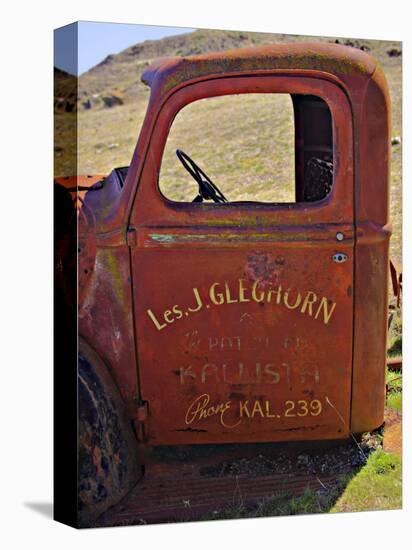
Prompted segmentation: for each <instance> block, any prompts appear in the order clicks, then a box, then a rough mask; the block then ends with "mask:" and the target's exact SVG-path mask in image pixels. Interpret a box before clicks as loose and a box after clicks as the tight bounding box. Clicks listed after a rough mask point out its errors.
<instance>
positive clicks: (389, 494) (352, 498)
mask: <svg viewBox="0 0 412 550" xmlns="http://www.w3.org/2000/svg"><path fill="white" fill-rule="evenodd" d="M401 507H402V461H401V458H400V457H398V456H396V455H394V454H391V453H385V452H384V451H382V450H378V451H376V452H374V453H372V454H371V455H370V456H369V458H368V461H367V463H366V465H365V466H364V467H363V468H362V469H361V471H360V472H359V473H358V474H357V475H356V476H354V477H353V478H352V479H351V480H350V482H349V484H348V486H347V487H346V490H345V491H344V493H343V494H342V496H341V497H340V498H339V499H338V501H337V502H336V504H335V506H333V508H332V509H331V512H355V511H356V512H361V511H366V510H392V509H396V508H401Z"/></svg>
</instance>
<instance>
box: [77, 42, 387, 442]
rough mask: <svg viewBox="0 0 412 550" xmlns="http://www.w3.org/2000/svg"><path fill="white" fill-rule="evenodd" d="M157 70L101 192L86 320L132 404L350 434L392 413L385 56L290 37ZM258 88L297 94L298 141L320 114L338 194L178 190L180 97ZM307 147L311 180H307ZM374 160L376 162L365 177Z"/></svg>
mask: <svg viewBox="0 0 412 550" xmlns="http://www.w3.org/2000/svg"><path fill="white" fill-rule="evenodd" d="M149 72H150V71H149ZM232 72H233V74H232ZM148 74H149V73H148ZM150 74H152V76H149V77H148V76H147V75H146V80H150V82H151V88H152V90H151V101H150V104H149V108H148V112H147V115H146V120H145V123H144V125H143V128H142V132H141V135H140V138H139V142H138V145H137V148H136V151H135V154H134V157H133V160H132V163H131V167H130V168H129V170H128V172H127V177H126V178H125V180H124V184H123V185H119V184H118V182H116V181H114V179H113V176H110V177H109V178H107V179H106V180H104V182H103V189H102V190H100V191H98V192H95V193H88V194H87V197H86V201H85V204H86V206H87V207H88V208H89V210H90V211H91V212H93V216H94V219H95V222H94V223H95V228H94V232H95V235H94V237H93V238H94V240H95V247H96V252H95V260H94V266H93V269H89V268H88V267H85V269H87V270H88V272H89V273H90V272H92V273H91V275H89V282H88V290H87V292H86V294H85V298H84V301H83V303H81V304H80V330H81V331H82V332H84V335H85V337H86V338H87V339H88V340H89V341H91V342H93V343H94V344H95V345H96V347H97V349H98V350H99V352H101V353H102V356H103V357H104V358H105V360H107V362H108V363H109V364H110V365H111V368H112V370H113V376H114V377H115V379H116V381H117V383H118V384H119V389H120V391H121V394H122V396H123V397H124V399H125V400H126V402H127V406H128V408H129V410H130V413H131V415H132V416H133V417H136V414H137V405H136V399H137V400H138V399H140V400H143V401H145V402H147V406H148V416H147V420H146V421H145V422H144V433H145V438H146V440H147V441H148V442H151V443H153V444H159V443H161V444H165V443H168V444H169V443H183V444H184V443H194V442H196V443H218V442H230V441H239V442H240V441H243V442H247V441H249V442H250V441H271V440H290V439H302V438H303V439H312V438H314V439H315V438H317V439H319V438H336V437H346V436H347V435H348V433H349V430H350V429H352V431H355V432H358V431H363V430H367V429H372V428H374V427H376V426H378V425H380V424H381V423H382V421H383V404H384V391H385V384H384V369H385V355H384V351H385V338H386V307H387V306H386V296H387V294H386V290H385V281H386V277H387V270H388V267H387V266H388V261H387V249H388V241H389V234H390V228H389V226H387V222H388V220H387V170H388V168H387V164H388V151H387V146H388V141H387V137H388V135H387V132H388V124H389V117H388V102H387V91H386V87H385V83H384V81H383V77H382V74H381V73H380V70H379V69H378V68H377V67H376V63H375V61H374V60H373V59H372V58H370V56H368V55H367V54H365V53H364V52H359V51H357V50H352V49H348V48H341V47H339V46H334V45H326V46H325V45H310V46H307V45H293V46H292V47H290V48H289V45H287V46H279V47H278V46H275V47H273V48H272V47H267V48H253V50H249V51H237V52H236V53H235V52H229V53H227V54H210V55H208V56H197V57H194V58H191V59H187V60H184V61H180V60H179V61H176V60H172V61H165V62H164V63H163V64H161V65H159V66H158V67H156V68H155V71H154V72H152V73H150ZM257 91H258V92H260V93H286V92H287V93H290V94H292V96H293V97H294V98H295V100H294V104H295V106H296V112H297V113H298V114H296V122H297V126H298V129H297V132H298V134H297V140H296V144H297V147H298V143H300V142H301V139H303V134H302V138H299V131H300V130H299V127H303V126H304V124H305V121H308V120H310V121H311V122H313V121H315V122H316V115H314V114H313V112H317V113H319V115H318V116H319V117H323V118H322V119H320V118H319V120H324V123H322V124H324V127H323V130H322V131H321V132H320V134H319V136H318V137H317V138H316V139H318V142H316V147H317V148H318V149H322V147H323V150H325V151H326V150H328V151H329V153H328V155H327V156H326V157H323V158H322V159H319V160H318V161H315V164H316V166H318V165H319V163H320V162H323V163H326V164H327V167H328V170H329V173H330V171H331V170H333V185H332V189H331V191H330V193H328V194H327V195H326V196H325V198H323V199H321V200H318V201H315V202H307V201H304V200H300V201H299V197H297V198H298V202H297V203H296V204H295V205H293V206H292V207H290V205H267V204H259V203H249V204H247V203H246V204H242V203H237V204H227V203H225V204H222V205H219V207H216V206H214V205H210V204H178V203H172V202H169V201H166V200H165V199H164V198H163V197H162V196H161V195H160V193H159V190H158V187H157V174H158V170H159V166H160V162H161V157H162V153H163V148H164V144H165V140H166V138H167V134H168V130H169V127H170V124H171V121H172V120H173V118H174V116H175V115H176V113H177V112H178V111H179V110H180V109H181V108H183V107H184V105H186V104H188V103H190V102H192V101H196V100H198V99H201V98H204V97H209V96H216V95H227V94H233V93H251V92H257ZM305 97H307V98H309V99H310V98H314V99H312V100H311V101H309V100H308V101H306V102H302V101H303V100H302V101H299V98H305ZM363 97H364V98H365V103H364V102H363V101H362V98H363ZM316 98H318V99H316ZM319 98H320V99H319ZM366 99H367V102H366ZM322 101H323V104H325V105H327V107H326V110H325V108H323V109H321V107H322ZM329 111H330V115H327V113H328V112H329ZM299 113H300V114H299ZM328 116H329V118H328ZM299 117H300V118H299ZM313 117H315V118H313ZM330 117H331V119H332V120H333V147H332V141H331V139H332V138H331V132H332V129H331V123H330ZM306 124H308V122H306ZM372 134H373V139H371V135H372ZM306 139H307V138H306ZM311 139H312V138H311ZM354 144H355V147H354ZM308 146H309V147H310V142H308V143H307V144H306V147H308ZM149 147H150V156H146V152H147V150H148V149H149ZM354 151H355V155H354ZM312 156H313V155H312ZM331 156H332V157H333V158H331ZM301 158H302V160H301V161H298V164H297V167H296V171H297V178H296V179H297V187H298V185H299V181H302V178H303V179H307V178H305V174H304V173H303V172H302V173H301V174H300V175H299V171H300V172H301V171H302V163H303V165H305V164H306V163H307V158H305V157H304V155H302V156H301ZM311 158H312V157H311ZM299 163H300V164H299ZM326 164H325V166H326ZM370 166H371V167H372V166H373V168H372V169H373V171H374V176H375V177H374V178H372V177H370V175H369V173H368V175H367V176H365V177H363V178H362V179H361V177H360V175H361V174H362V173H363V172H364V171H367V170H368V169H369V167H370ZM325 181H326V184H327V185H328V186H329V187H330V176H329V180H328V179H327V180H325ZM361 181H362V184H361ZM326 184H325V185H326ZM302 185H303V184H302ZM353 190H355V192H353ZM328 191H329V189H328ZM304 198H305V196H304V192H303V195H302V196H301V199H304ZM80 234H82V226H81V227H80ZM337 234H339V239H338V238H337ZM355 239H356V247H355ZM90 240H91V237H90ZM338 257H339V259H341V258H344V260H345V261H343V260H342V261H338V260H337V258H338ZM354 273H355V274H356V275H355V277H354ZM354 312H355V315H354ZM354 319H355V322H354ZM353 334H355V340H354V341H353V340H352V335H353ZM365 342H367V349H366V344H365ZM135 353H137V357H136V355H135Z"/></svg>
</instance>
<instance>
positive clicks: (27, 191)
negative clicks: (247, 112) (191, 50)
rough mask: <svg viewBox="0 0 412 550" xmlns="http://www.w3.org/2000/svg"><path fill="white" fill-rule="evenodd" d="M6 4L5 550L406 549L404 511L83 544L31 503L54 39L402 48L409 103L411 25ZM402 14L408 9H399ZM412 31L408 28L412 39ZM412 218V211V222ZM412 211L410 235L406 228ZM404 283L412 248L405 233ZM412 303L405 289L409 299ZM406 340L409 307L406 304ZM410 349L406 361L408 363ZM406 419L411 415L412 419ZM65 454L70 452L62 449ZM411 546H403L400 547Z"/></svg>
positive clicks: (204, 5)
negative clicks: (74, 28)
mask: <svg viewBox="0 0 412 550" xmlns="http://www.w3.org/2000/svg"><path fill="white" fill-rule="evenodd" d="M109 4H110V5H107V4H103V2H102V1H101V0H88V1H87V2H85V1H77V0H71V1H70V2H52V1H43V2H39V1H37V2H26V3H25V2H18V1H15V2H9V3H8V4H3V7H2V29H1V34H0V40H1V52H2V58H1V64H0V70H1V86H0V88H1V103H0V105H1V119H0V120H1V126H0V128H1V133H0V135H1V143H0V151H1V158H2V163H1V178H0V179H1V182H0V189H1V194H0V200H1V213H0V223H1V233H0V235H1V249H2V256H1V258H2V263H1V284H0V305H1V324H2V326H1V333H0V334H1V346H0V353H1V369H2V370H1V373H2V376H1V382H0V384H1V385H0V388H1V397H0V407H1V411H0V414H1V416H0V422H1V439H0V441H1V443H0V461H1V467H0V476H1V485H0V507H1V510H0V524H1V525H2V527H1V528H0V545H1V546H2V547H3V548H6V549H9V548H31V547H34V548H42V549H48V548H56V547H58V548H59V549H66V548H90V547H91V546H93V547H99V548H102V549H105V548H114V547H115V546H116V547H119V545H121V544H124V545H127V548H137V547H139V548H143V546H144V545H148V547H149V548H153V547H154V546H155V545H156V546H157V544H159V545H161V544H163V545H164V547H165V548H166V549H167V550H168V549H169V548H175V547H176V548H179V549H185V548H191V549H193V550H194V549H196V550H197V549H203V548H208V549H211V550H212V549H213V550H221V549H222V550H223V549H224V548H228V549H229V548H230V549H232V548H253V549H257V548H258V547H260V546H264V547H265V548H270V547H271V546H276V547H278V548H282V549H285V550H286V549H288V550H289V549H293V548H301V549H302V550H309V549H312V548H314V549H316V550H318V549H319V550H320V549H322V548H333V550H337V549H340V548H345V550H348V549H351V548H359V547H362V548H374V549H375V548H385V549H386V548H389V547H391V546H392V545H396V546H398V545H399V542H400V541H401V540H402V539H404V537H406V534H407V519H408V517H407V516H409V515H410V510H411V506H410V503H411V487H412V483H411V477H410V467H405V468H404V510H403V511H392V512H364V513H358V514H339V515H317V516H316V515H315V516H307V517H302V516H300V517H292V518H290V517H289V518H269V519H260V520H241V521H219V522H208V523H192V524H173V525H163V526H147V527H125V528H114V529H100V530H87V531H80V532H78V531H75V530H73V529H71V528H69V527H66V526H63V525H60V524H57V523H54V522H52V521H51V520H50V518H49V517H48V516H47V515H44V514H41V513H39V512H38V511H35V510H33V508H32V507H31V506H30V504H33V503H43V504H46V508H47V503H50V502H51V500H52V183H51V182H52V174H53V172H52V163H53V153H52V152H53V120H52V105H53V70H52V66H53V63H52V56H53V32H52V30H53V29H54V28H56V27H58V26H62V25H64V24H67V23H71V22H73V21H76V20H79V19H83V20H92V21H111V22H123V23H141V24H150V25H166V26H182V27H203V28H215V29H217V28H221V29H234V30H250V31H267V32H280V33H289V34H292V33H293V34H306V35H331V36H347V37H353V38H357V37H359V38H379V39H386V40H402V41H403V42H404V44H403V46H404V55H403V70H404V83H405V86H404V97H405V98H407V97H408V96H409V97H410V89H411V87H410V74H411V67H410V51H411V47H410V45H411V40H410V38H409V35H408V32H409V33H410V26H409V25H408V24H407V20H408V21H410V16H409V15H408V13H407V10H406V7H402V4H401V3H400V2H388V1H386V2H379V1H377V0H375V1H369V0H368V1H363V2H360V1H359V0H358V1H349V0H346V1H344V2H331V1H330V0H329V1H323V2H321V1H315V0H314V1H310V2H308V1H306V2H303V1H300V2H298V1H296V0H295V1H293V2H282V3H281V5H280V3H277V2H275V1H271V2H264V1H263V0H254V1H253V2H248V3H246V4H244V5H243V4H241V3H240V1H239V0H237V1H236V0H232V1H226V2H224V1H222V0H220V1H219V0H207V1H204V2H196V1H194V0H191V1H189V0H188V1H183V0H171V1H170V2H166V1H160V0H153V1H151V2H149V1H148V0H146V1H144V2H133V3H132V2H126V1H124V0H116V1H115V2H110V3H109ZM405 5H407V4H406V3H405V4H404V6H405ZM408 27H409V28H408ZM403 116H404V122H405V125H404V134H403V151H404V167H405V171H404V180H403V181H404V195H405V199H404V204H405V205H407V204H408V203H409V200H410V192H408V189H407V188H408V187H409V185H408V184H409V182H410V163H409V161H408V158H407V156H408V151H411V146H410V124H407V121H408V119H410V116H411V112H410V102H405V106H404V113H403ZM408 210H409V209H408ZM409 221H410V220H409V216H408V211H407V209H406V208H405V213H404V227H407V226H408V225H409V223H408V222H409ZM404 238H405V248H404V272H406V281H407V274H408V272H409V269H408V267H409V265H408V264H409V262H408V260H409V258H408V256H409V254H408V253H410V252H411V248H410V239H408V235H407V234H404ZM406 290H407V289H406ZM405 295H406V296H405V298H406V300H405V305H404V311H405V322H404V328H405V330H406V331H407V332H409V331H408V326H409V318H410V316H409V315H407V310H408V308H409V306H410V300H409V297H408V292H405ZM408 348H409V346H408V345H407V342H406V345H405V348H404V364H405V363H406V361H405V358H407V359H409V357H410V353H409V349H408ZM408 367H409V365H408V364H406V369H405V370H406V372H405V378H406V379H407V380H406V387H407V388H406V392H405V393H406V395H405V400H404V433H405V436H404V443H405V446H406V452H404V464H410V457H411V453H410V444H409V443H410V438H409V437H408V435H407V434H408V433H411V423H410V421H409V420H408V414H407V412H408V411H411V406H410V398H409V397H410V392H409V389H410V376H409V375H408ZM409 414H410V413H409ZM61 452H64V449H62V450H61ZM402 546H403V545H402Z"/></svg>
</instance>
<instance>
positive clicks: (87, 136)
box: [55, 30, 402, 259]
mask: <svg viewBox="0 0 412 550" xmlns="http://www.w3.org/2000/svg"><path fill="white" fill-rule="evenodd" d="M314 40H315V41H323V42H325V41H329V42H336V41H338V42H339V43H341V44H346V45H349V46H354V47H358V48H362V49H365V50H366V51H369V52H370V53H371V54H372V55H373V56H374V57H376V58H377V59H378V61H379V62H380V64H381V65H382V67H383V69H384V71H385V74H386V77H387V79H388V83H389V88H390V93H391V99H392V109H393V112H392V125H393V130H392V135H393V136H401V131H402V119H401V116H402V113H401V105H402V87H401V83H402V63H401V60H402V57H401V44H400V43H399V42H389V41H377V40H360V39H345V38H344V39H342V38H335V37H322V38H318V37H309V36H307V37H306V36H292V35H284V34H269V33H251V32H238V31H213V30H197V31H195V32H192V33H188V34H183V35H178V36H173V37H167V38H163V39H162V40H156V41H146V42H143V43H140V44H136V45H134V46H132V47H130V48H127V49H126V50H124V51H122V52H120V53H119V54H115V55H110V56H108V57H107V58H106V59H105V60H103V61H102V62H101V63H99V64H98V65H97V66H95V67H93V68H92V69H91V70H89V71H88V72H86V73H84V74H82V75H81V76H80V77H79V89H78V94H77V98H76V99H77V101H76V105H75V107H74V108H73V109H72V111H75V110H76V109H78V146H79V149H78V169H79V172H80V173H103V174H104V173H108V172H110V170H111V169H112V168H114V167H115V166H125V165H128V164H129V163H130V158H131V156H132V153H133V149H134V147H135V144H136V140H137V137H138V134H139V130H140V126H141V124H142V121H143V117H144V114H145V110H146V105H147V101H148V97H149V90H148V88H147V87H146V86H145V85H144V84H142V83H141V81H140V75H141V73H142V71H143V70H144V68H145V67H146V66H147V65H148V64H149V63H150V62H151V61H153V60H154V59H157V58H161V57H167V56H174V55H182V56H185V55H193V54H197V53H205V52H209V51H218V50H227V49H232V48H238V47H245V46H252V47H253V46H257V45H260V44H265V43H273V42H296V41H300V42H304V41H314ZM63 80H64V79H63ZM69 80H70V79H69ZM65 85H66V86H67V85H68V81H67V79H66V83H65ZM68 89H69V93H68V95H67V98H66V102H63V105H64V106H67V103H69V105H70V104H71V102H72V100H73V99H74V95H73V88H70V86H69V87H68ZM58 90H59V93H61V91H62V88H61V87H59V88H58ZM59 97H60V98H61V96H59ZM213 109H214V111H213V113H212V110H213ZM216 109H220V111H217V110H216ZM57 111H58V112H57V114H56V117H55V136H56V155H55V173H56V174H60V175H68V174H69V173H72V171H73V169H72V167H73V166H75V165H76V161H75V154H76V148H75V144H73V140H71V141H72V143H68V140H67V138H66V136H68V135H69V134H70V131H71V132H72V129H73V120H74V119H75V117H76V115H75V114H74V113H73V112H69V113H67V112H66V111H67V108H66V107H64V108H63V109H61V108H59V109H58V110H57ZM183 112H184V111H183ZM183 112H182V114H183ZM187 112H188V113H189V110H188V111H187ZM269 112H271V111H270V106H269V105H267V104H266V103H262V104H259V105H258V104H257V103H256V104H254V105H253V108H252V105H250V104H249V105H246V104H245V107H244V109H236V110H233V109H231V107H230V106H229V105H228V104H227V103H226V104H224V102H222V104H221V107H219V108H217V107H213V106H212V104H210V105H209V106H202V107H201V108H199V110H197V111H195V110H193V111H191V112H190V121H189V122H190V123H191V128H193V130H192V131H191V133H190V135H188V133H187V131H186V130H185V129H184V128H183V126H184V125H183V124H182V126H181V128H182V129H181V131H180V130H179V126H178V125H177V124H176V130H175V129H173V131H174V133H173V134H171V144H172V145H173V147H175V145H178V146H181V147H182V148H183V149H184V150H185V147H186V148H188V150H187V152H189V154H190V152H191V151H192V148H191V145H192V141H193V140H195V139H196V138H198V139H201V140H202V147H201V148H200V149H199V151H197V152H196V156H195V160H196V161H197V162H198V163H199V164H200V166H201V167H203V168H207V170H206V171H207V172H208V173H209V172H210V173H211V176H213V177H214V176H215V175H216V177H217V178H218V179H217V181H219V175H220V174H221V173H222V169H223V167H225V168H228V166H229V169H230V173H229V176H228V177H229V179H230V180H231V181H233V182H237V185H238V187H239V183H238V182H239V177H238V175H239V169H240V168H241V166H245V167H246V166H247V168H248V169H249V170H251V171H252V172H253V171H254V172H255V173H256V174H258V175H259V186H260V190H262V189H263V192H264V189H265V186H266V187H267V188H268V189H269V185H272V183H273V180H274V179H275V181H277V180H278V179H279V181H286V180H287V179H288V178H289V175H290V170H289V168H288V167H287V166H286V163H285V162H284V160H283V159H286V158H288V157H291V155H292V154H293V151H292V150H291V146H290V143H291V142H290V136H291V135H292V134H291V132H293V122H292V121H291V119H290V117H289V118H288V117H287V116H286V113H287V112H288V111H287V105H286V104H284V103H283V104H279V106H278V107H277V108H276V112H275V114H273V112H271V116H269ZM212 114H213V116H215V117H216V118H217V120H219V121H220V122H221V124H222V128H221V131H220V133H219V134H218V138H216V134H214V133H213V132H212V130H213V128H208V124H209V121H210V120H211V116H212ZM246 114H247V116H248V121H249V122H248V124H249V125H248V126H247V131H244V132H242V133H241V134H240V133H236V132H235V131H234V130H233V128H232V129H231V127H230V126H231V125H232V126H233V124H234V125H235V124H236V123H237V122H238V123H244V122H245V121H244V120H243V116H246ZM179 116H180V115H179ZM185 116H189V115H185ZM176 120H177V119H176ZM182 120H183V121H184V118H183V117H182ZM258 121H259V123H258V124H256V123H254V122H258ZM232 123H233V124H232ZM243 127H245V124H243ZM245 128H246V127H245ZM273 128H275V134H276V135H274V134H273ZM206 130H207V131H206ZM270 132H272V134H271V133H270ZM70 135H73V132H72V133H71V134H70ZM261 136H267V138H269V136H270V137H271V138H272V137H274V138H276V139H278V140H280V141H279V144H280V148H279V149H278V153H279V154H278V155H277V156H276V162H275V167H274V168H275V170H276V173H274V172H273V167H270V166H269V164H268V163H266V162H265V163H263V164H258V160H256V159H257V156H256V155H255V154H254V153H253V151H257V150H258V149H256V147H255V145H254V144H255V142H256V140H257V139H258V138H259V137H261ZM288 136H289V137H288ZM227 144H230V146H231V147H232V149H231V150H232V153H233V154H232V153H230V152H229V153H228V154H227V155H226V157H225V156H223V157H222V158H219V156H218V155H215V154H214V153H215V151H216V149H218V148H219V146H223V145H224V146H225V147H226V146H227ZM267 144H270V141H269V140H268V141H267ZM239 151H242V152H243V151H249V152H248V153H247V154H245V155H240V156H239ZM392 151H393V157H392V180H391V217H392V221H393V224H394V238H393V239H392V253H394V255H395V256H396V257H397V258H398V259H400V257H401V250H400V235H401V215H402V214H401V209H402V208H401V205H402V203H401V170H402V165H401V151H402V146H401V144H400V143H397V144H395V145H394V146H393V147H392ZM192 152H193V151H192ZM259 152H260V153H262V152H263V153H265V155H266V156H265V158H269V157H268V154H269V150H267V151H266V145H265V144H264V145H263V146H262V147H261V149H259ZM228 158H230V159H231V162H230V163H228ZM288 170H289V171H288ZM162 172H164V173H165V174H166V179H165V181H166V183H165V185H166V188H170V189H172V188H174V190H175V191H176V192H179V189H182V192H183V190H186V188H187V185H189V183H187V182H188V180H187V178H186V177H185V174H184V173H183V171H182V169H181V167H180V166H179V165H178V164H177V163H176V159H175V157H174V155H173V154H170V155H169V156H167V157H166V156H165V160H164V162H163V164H162ZM278 176H279V177H278ZM213 177H212V179H213ZM289 179H290V178H289ZM242 182H243V185H244V188H243V189H242V188H240V187H239V188H237V191H238V196H239V197H244V196H247V195H245V193H246V191H247V190H248V191H249V192H251V191H253V188H252V187H251V186H250V183H251V181H248V180H244V181H243V180H242ZM289 183H292V182H289ZM247 185H248V186H249V187H248V189H246V186H247ZM282 185H283V184H282ZM286 188H287V186H285V194H286V193H287V189H286ZM191 189H193V188H191ZM282 189H283V187H282V188H280V192H282ZM231 198H232V199H234V197H233V196H231Z"/></svg>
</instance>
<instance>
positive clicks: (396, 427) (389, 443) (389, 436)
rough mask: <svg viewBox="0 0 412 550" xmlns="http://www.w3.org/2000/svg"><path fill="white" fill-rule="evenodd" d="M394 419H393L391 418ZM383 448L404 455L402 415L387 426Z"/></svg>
mask: <svg viewBox="0 0 412 550" xmlns="http://www.w3.org/2000/svg"><path fill="white" fill-rule="evenodd" d="M391 420H392V419H391ZM383 449H384V450H385V451H386V452H388V453H395V454H397V455H402V417H401V416H398V417H397V419H396V420H395V421H393V422H390V424H389V426H387V427H385V431H384V436H383Z"/></svg>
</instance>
